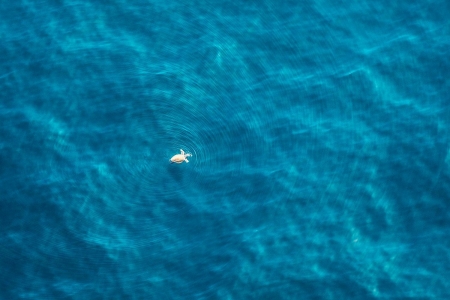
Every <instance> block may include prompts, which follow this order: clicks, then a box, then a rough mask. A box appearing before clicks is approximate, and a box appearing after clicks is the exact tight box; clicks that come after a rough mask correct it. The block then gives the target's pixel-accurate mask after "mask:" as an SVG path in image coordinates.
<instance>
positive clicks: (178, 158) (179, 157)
mask: <svg viewBox="0 0 450 300" xmlns="http://www.w3.org/2000/svg"><path fill="white" fill-rule="evenodd" d="M180 151H181V154H175V155H174V156H172V158H171V159H170V163H171V164H173V163H177V164H181V163H182V162H183V161H185V162H187V163H188V162H189V160H188V159H187V157H189V156H192V155H191V154H190V153H184V151H183V149H180Z"/></svg>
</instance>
